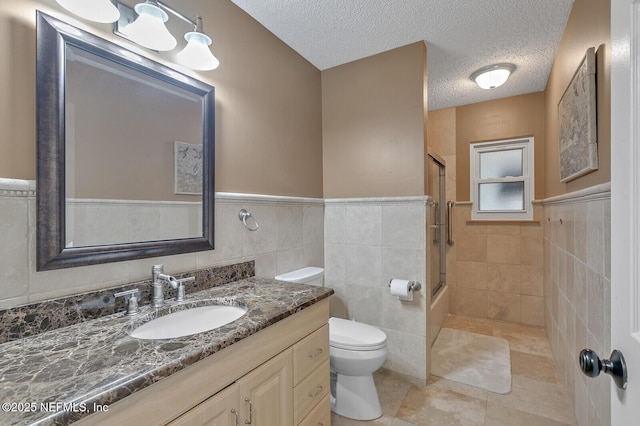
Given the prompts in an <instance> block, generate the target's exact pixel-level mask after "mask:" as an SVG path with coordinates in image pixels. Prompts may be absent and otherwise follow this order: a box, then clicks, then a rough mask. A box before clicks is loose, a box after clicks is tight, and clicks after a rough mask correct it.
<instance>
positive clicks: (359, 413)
mask: <svg viewBox="0 0 640 426" xmlns="http://www.w3.org/2000/svg"><path fill="white" fill-rule="evenodd" d="M333 374H336V373H332V375H333ZM332 390H333V389H332ZM331 411H333V412H334V413H336V414H338V415H340V416H342V417H346V418H349V419H354V420H373V419H377V418H378V417H380V416H382V407H381V406H380V400H379V399H378V392H376V385H375V383H374V382H373V376H372V375H371V374H369V375H366V376H345V375H343V374H337V380H336V382H335V394H334V395H332V396H331Z"/></svg>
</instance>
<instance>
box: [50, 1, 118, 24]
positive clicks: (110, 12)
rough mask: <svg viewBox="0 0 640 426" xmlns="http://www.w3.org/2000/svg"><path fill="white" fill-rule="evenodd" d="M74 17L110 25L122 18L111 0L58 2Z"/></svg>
mask: <svg viewBox="0 0 640 426" xmlns="http://www.w3.org/2000/svg"><path fill="white" fill-rule="evenodd" d="M56 1H57V2H58V4H59V5H60V6H62V7H64V8H65V9H67V10H68V11H69V12H71V13H73V14H74V15H78V16H79V17H81V18H84V19H88V20H89V21H94V22H101V23H110V22H115V21H117V20H118V18H120V11H119V10H118V8H117V7H115V6H114V5H113V3H111V0H56Z"/></svg>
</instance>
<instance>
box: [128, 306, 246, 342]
mask: <svg viewBox="0 0 640 426" xmlns="http://www.w3.org/2000/svg"><path fill="white" fill-rule="evenodd" d="M245 313H247V310H246V309H245V308H241V307H238V306H227V305H210V306H200V307H197V308H190V309H184V310H182V311H177V312H173V313H171V314H169V315H165V316H162V317H159V318H156V319H154V320H151V321H149V322H147V323H145V324H142V325H141V326H139V327H137V328H136V329H135V330H133V331H132V332H131V336H132V337H135V338H138V339H172V338H175V337H183V336H190V335H192V334H197V333H202V332H203V331H209V330H213V329H214V328H218V327H222V326H223V325H226V324H229V323H230V322H233V321H235V320H237V319H238V318H240V317H241V316H243V315H244V314H245Z"/></svg>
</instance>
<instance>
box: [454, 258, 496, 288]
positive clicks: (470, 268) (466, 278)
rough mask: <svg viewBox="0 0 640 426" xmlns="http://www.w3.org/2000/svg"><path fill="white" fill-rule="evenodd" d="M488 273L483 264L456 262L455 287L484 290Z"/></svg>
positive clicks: (485, 265) (486, 285)
mask: <svg viewBox="0 0 640 426" xmlns="http://www.w3.org/2000/svg"><path fill="white" fill-rule="evenodd" d="M489 274H490V271H489V270H488V267H487V264H486V263H484V262H466V261H458V262H457V264H456V286H458V287H464V288H472V289H476V290H486V289H487V287H488V281H489Z"/></svg>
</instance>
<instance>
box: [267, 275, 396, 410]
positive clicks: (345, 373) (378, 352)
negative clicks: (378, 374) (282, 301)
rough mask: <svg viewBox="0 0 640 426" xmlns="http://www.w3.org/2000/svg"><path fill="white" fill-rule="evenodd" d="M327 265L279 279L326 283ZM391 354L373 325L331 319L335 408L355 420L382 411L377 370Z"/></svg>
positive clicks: (331, 360)
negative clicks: (377, 389)
mask: <svg viewBox="0 0 640 426" xmlns="http://www.w3.org/2000/svg"><path fill="white" fill-rule="evenodd" d="M323 276H324V269H322V268H316V267H307V268H302V269H298V270H296V271H292V272H287V273H286V274H282V275H278V276H277V277H275V279H276V280H279V281H286V282H294V283H303V284H311V285H322V277H323ZM386 356H387V336H386V334H384V332H383V331H382V330H380V329H378V328H376V327H373V326H371V325H367V324H363V323H360V322H357V321H349V320H345V319H340V318H330V319H329V357H330V361H329V362H330V365H331V411H333V412H334V413H336V414H339V415H341V416H343V417H347V418H350V419H355V420H373V419H377V418H378V417H380V416H381V415H382V408H381V407H380V400H379V399H378V393H377V392H376V385H375V383H374V382H373V376H372V374H373V372H374V371H376V370H377V369H379V368H380V367H381V366H382V364H383V363H384V360H385V358H386Z"/></svg>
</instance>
